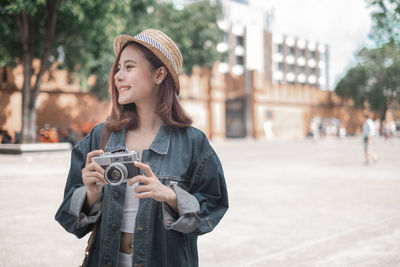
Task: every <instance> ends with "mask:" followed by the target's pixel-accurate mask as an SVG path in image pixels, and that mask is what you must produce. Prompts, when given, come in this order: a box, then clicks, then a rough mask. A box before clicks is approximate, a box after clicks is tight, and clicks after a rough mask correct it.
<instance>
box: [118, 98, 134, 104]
mask: <svg viewBox="0 0 400 267" xmlns="http://www.w3.org/2000/svg"><path fill="white" fill-rule="evenodd" d="M132 103H134V101H132V100H128V99H123V98H122V99H120V98H119V99H118V104H120V105H128V104H132Z"/></svg>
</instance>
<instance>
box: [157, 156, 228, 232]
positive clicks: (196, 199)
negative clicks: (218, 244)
mask: <svg viewBox="0 0 400 267" xmlns="http://www.w3.org/2000/svg"><path fill="white" fill-rule="evenodd" d="M193 180H194V185H193V186H192V188H190V190H189V191H185V190H184V189H182V188H181V187H179V186H178V185H176V184H172V185H171V187H172V189H173V190H174V191H175V193H176V198H177V207H178V212H175V211H174V210H173V209H171V208H170V207H169V206H168V204H166V203H163V217H164V226H165V228H166V229H172V230H176V231H179V232H182V233H190V234H195V235H202V234H205V233H208V232H211V231H212V230H213V229H214V227H215V226H216V225H217V224H218V223H219V221H220V220H221V219H222V217H223V216H224V214H225V213H226V211H227V210H228V206H229V205H228V192H227V188H226V183H225V177H224V173H223V170H222V165H221V163H220V161H219V159H218V156H217V154H216V153H215V151H214V150H213V149H212V148H211V149H210V151H208V152H207V153H205V155H204V156H203V158H202V159H201V161H200V162H199V164H198V165H197V168H196V170H195V171H194V173H193Z"/></svg>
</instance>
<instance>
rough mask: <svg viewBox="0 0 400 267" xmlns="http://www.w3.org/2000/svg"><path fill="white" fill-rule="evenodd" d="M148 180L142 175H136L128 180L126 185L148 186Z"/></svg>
mask: <svg viewBox="0 0 400 267" xmlns="http://www.w3.org/2000/svg"><path fill="white" fill-rule="evenodd" d="M149 182H150V180H149V179H148V178H147V177H145V176H143V175H136V176H135V177H133V178H132V179H130V180H129V182H128V185H130V186H131V185H133V184H134V183H142V184H148V183H149Z"/></svg>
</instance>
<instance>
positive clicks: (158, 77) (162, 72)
mask: <svg viewBox="0 0 400 267" xmlns="http://www.w3.org/2000/svg"><path fill="white" fill-rule="evenodd" d="M167 75H168V72H167V69H166V68H165V67H164V66H161V67H159V68H158V69H156V71H155V72H154V75H153V77H154V82H155V83H156V84H157V85H160V84H161V83H162V82H163V81H164V79H165V77H167Z"/></svg>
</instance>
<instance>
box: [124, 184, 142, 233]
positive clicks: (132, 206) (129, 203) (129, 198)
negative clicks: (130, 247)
mask: <svg viewBox="0 0 400 267" xmlns="http://www.w3.org/2000/svg"><path fill="white" fill-rule="evenodd" d="M138 184H139V183H135V184H133V185H132V186H129V185H128V184H127V185H126V191H125V203H124V212H123V214H122V223H121V231H122V232H125V233H133V231H134V229H135V221H136V214H137V212H138V208H139V199H138V198H136V197H135V196H136V192H135V191H134V190H135V187H136V186H138Z"/></svg>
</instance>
